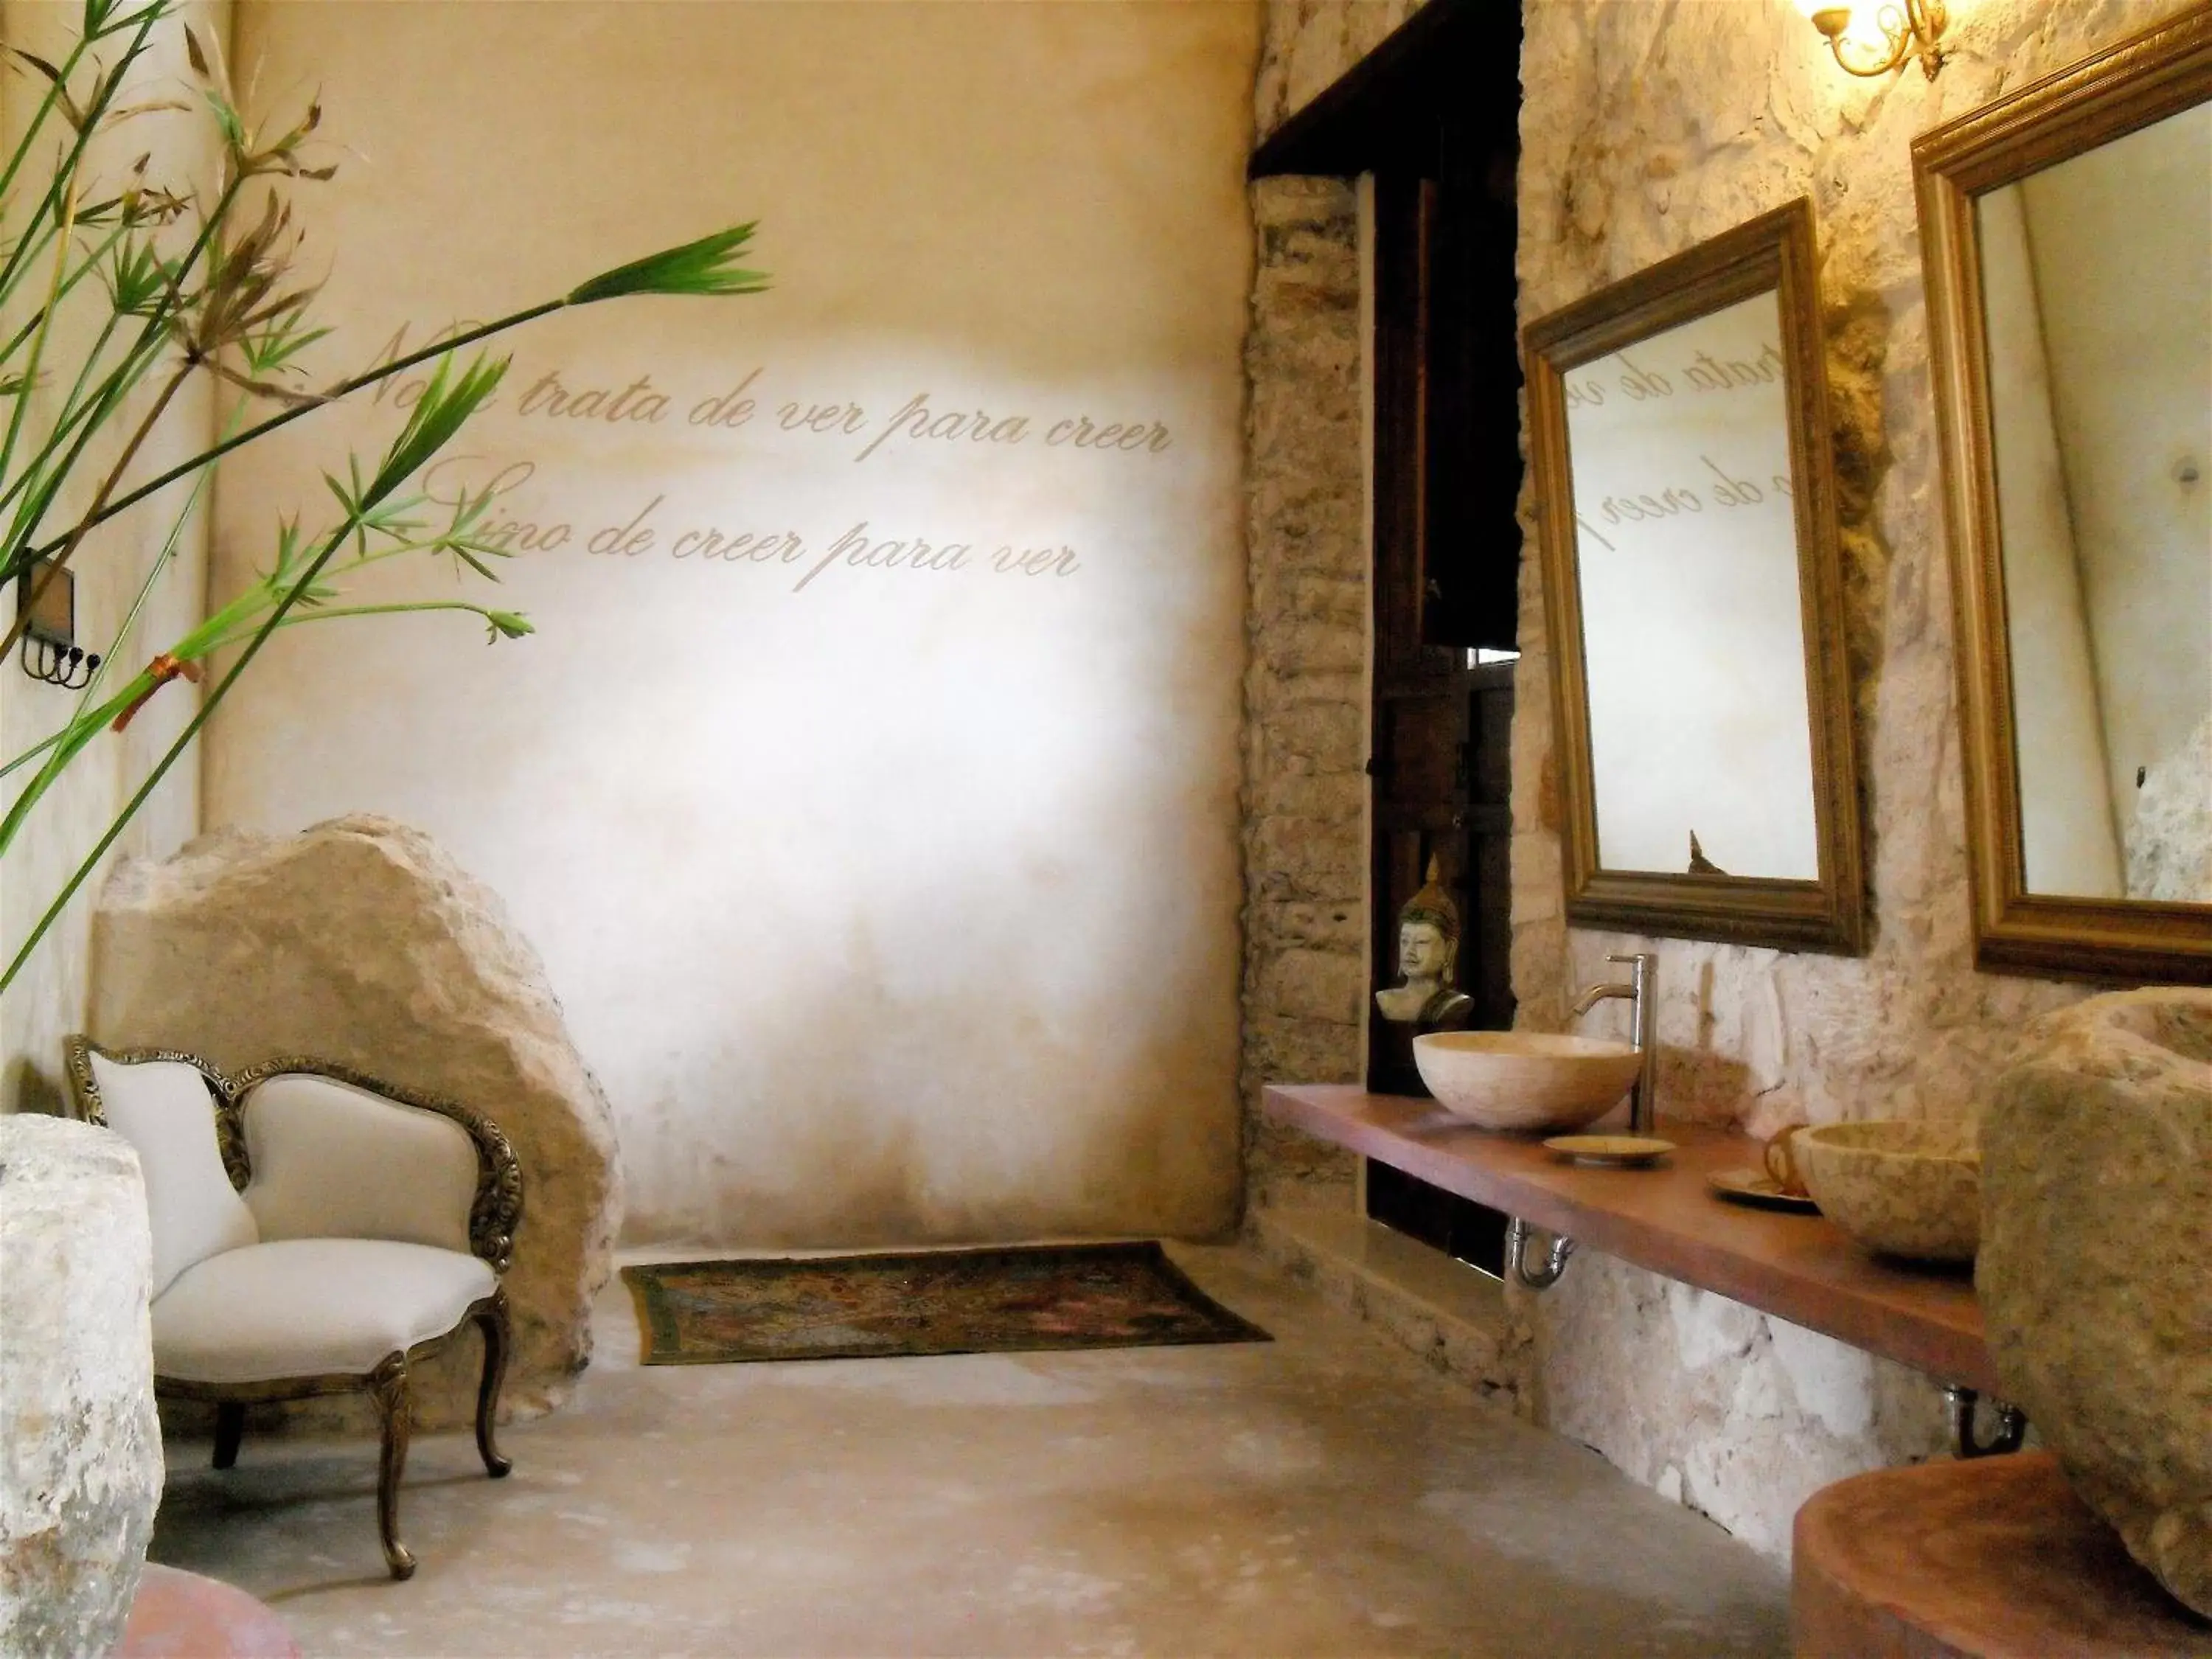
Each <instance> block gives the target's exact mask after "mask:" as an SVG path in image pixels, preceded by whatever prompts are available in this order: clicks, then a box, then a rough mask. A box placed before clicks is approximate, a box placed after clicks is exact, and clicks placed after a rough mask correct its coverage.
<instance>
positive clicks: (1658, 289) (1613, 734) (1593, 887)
mask: <svg viewBox="0 0 2212 1659" xmlns="http://www.w3.org/2000/svg"><path fill="white" fill-rule="evenodd" d="M1814 248H1815V240H1814V223H1813V207H1812V204H1811V203H1810V202H1809V201H1807V200H1804V199H1802V198H1801V199H1799V200H1797V201H1795V202H1791V203H1790V204H1788V205H1786V206H1784V207H1781V208H1778V209H1777V210H1774V211H1773V212H1771V213H1768V214H1765V215H1762V216H1760V217H1759V218H1757V219H1754V220H1753V221H1751V222H1749V223H1747V224H1744V225H1741V226H1739V227H1737V228H1735V229H1734V230H1731V231H1728V232H1726V233H1724V234H1722V235H1720V236H1717V237H1715V238H1714V239H1712V240H1711V241H1708V242H1705V243H1702V244H1700V245H1699V246H1697V247H1694V248H1692V249H1690V250H1689V251H1688V252H1684V253H1680V254H1678V255H1676V256H1675V257H1674V258H1670V259H1668V260H1665V261H1664V262H1662V263H1661V264H1656V265H1653V266H1651V267H1650V269H1648V270H1642V271H1638V273H1637V274H1636V275H1634V276H1630V277H1627V278H1626V279H1625V280H1623V281H1621V282H1619V283H1613V285H1611V286H1610V287H1607V288H1605V289H1601V290H1599V291H1598V292H1597V293H1595V294H1592V295H1589V296H1588V297H1586V298H1584V299H1582V300H1578V301H1576V302H1575V303H1573V304H1572V305H1570V306H1567V307H1564V308H1562V309H1561V310H1559V311H1556V312H1553V313H1552V314H1551V315H1549V316H1547V317H1544V318H1541V319H1538V320H1537V321H1535V322H1533V323H1531V324H1530V325H1528V328H1527V330H1526V331H1525V332H1524V335H1523V341H1522V349H1523V356H1524V358H1525V362H1526V373H1527V377H1528V425H1529V439H1530V448H1531V453H1532V460H1533V465H1534V475H1535V490H1536V503H1537V528H1538V532H1539V541H1540V544H1541V552H1542V557H1543V562H1544V564H1543V570H1544V593H1545V606H1546V614H1547V617H1548V619H1549V623H1550V628H1551V641H1552V652H1551V659H1552V662H1551V666H1552V694H1553V695H1552V707H1553V718H1554V722H1555V727H1556V737H1555V743H1556V746H1557V753H1558V756H1559V808H1560V819H1561V823H1560V828H1561V836H1562V841H1563V843H1564V852H1565V885H1566V913H1567V919H1568V921H1571V922H1573V923H1575V924H1577V925H1578V926H1583V927H1620V928H1625V929H1629V930H1632V931H1635V932H1638V933H1658V934H1672V935H1680V936H1686V937H1689V938H1693V939H1727V940H1732V941H1735V942H1738V943H1741V944H1751V945H1774V946H1778V947H1780V948H1783V949H1787V950H1814V951H1836V952H1842V953H1856V952H1857V951H1860V950H1862V949H1863V948H1864V940H1865V931H1866V895H1865V883H1864V878H1863V874H1862V872H1861V865H1860V851H1859V802H1858V784H1857V763H1856V751H1855V746H1854V744H1853V741H1852V736H1851V725H1852V722H1851V698H1850V676H1849V671H1848V668H1847V665H1846V663H1845V658H1844V636H1843V617H1842V610H1843V593H1842V586H1843V583H1842V574H1841V568H1840V565H1839V562H1838V551H1837V545H1836V509H1835V471H1834V461H1833V455H1832V450H1831V448H1830V435H1829V427H1828V396H1827V374H1826V350H1825V346H1824V344H1823V342H1822V338H1821V334H1820V313H1819V301H1818V293H1817V288H1816V283H1815V276H1814Z"/></svg>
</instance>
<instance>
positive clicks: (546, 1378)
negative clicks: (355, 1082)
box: [91, 816, 620, 1428]
mask: <svg viewBox="0 0 2212 1659" xmlns="http://www.w3.org/2000/svg"><path fill="white" fill-rule="evenodd" d="M91 1030H92V1033H93V1036H94V1038H95V1039H96V1040H97V1041H98V1042H100V1043H102V1044H103V1045H105V1046H106V1047H109V1048H182V1049H185V1050H186V1051H188V1052H190V1053H192V1054H200V1055H203V1056H204V1057H205V1058H207V1059H209V1060H213V1061H214V1062H215V1063H216V1066H220V1067H221V1068H222V1069H223V1070H225V1071H230V1072H235V1071H238V1070H240V1069H242V1068H244V1067H245V1066H249V1065H252V1064H253V1063H255V1062H257V1061H259V1060H270V1059H274V1058H276V1057H278V1056H280V1055H287V1054H300V1055H307V1056H312V1057H313V1058H315V1059H319V1060H334V1061H337V1062H338V1063H340V1064H343V1065H345V1066H352V1067H354V1068H355V1069H356V1070H359V1071H362V1072H366V1073H369V1074H370V1075H371V1076H374V1077H379V1078H382V1079H386V1081H389V1082H391V1083H393V1084H397V1085H400V1086H402V1087H404V1088H410V1089H415V1090H419V1091H424V1092H427V1093H430V1094H435V1095H440V1096H443V1097H447V1098H448V1099H452V1100H457V1101H459V1102H461V1103H463V1104H465V1105H468V1106H472V1107H475V1108H476V1109H477V1110H479V1111H482V1112H483V1113H484V1114H485V1115H487V1116H489V1118H490V1119H491V1120H492V1121H494V1122H495V1123H497V1124H498V1125H499V1127H501V1129H503V1130H505V1131H506V1133H507V1139H509V1140H510V1141H512V1142H513V1146H514V1150H515V1153H516V1155H517V1157H518V1158H520V1160H521V1164H522V1175H523V1212H522V1226H521V1229H520V1232H519V1233H518V1234H517V1235H516V1237H515V1247H514V1265H513V1268H512V1270H511V1271H510V1272H509V1273H507V1296H508V1297H509V1299H510V1300H511V1301H512V1302H513V1310H514V1338H515V1340H514V1349H513V1357H512V1359H511V1361H510V1363H509V1364H508V1367H507V1388H506V1392H505V1395H503V1396H502V1398H503V1400H504V1401H505V1402H506V1404H507V1407H508V1408H509V1410H510V1411H512V1412H513V1413H518V1414H520V1415H525V1416H528V1415H535V1414H536V1413H540V1412H543V1411H545V1410H549V1409H550V1408H551V1407H553V1406H555V1405H556V1404H558V1403H559V1402H560V1401H561V1400H562V1398H563V1397H564V1396H565V1395H566V1394H567V1392H568V1388H569V1386H570V1383H571V1381H572V1379H573V1378H574V1376H575V1374H576V1373H577V1372H578V1371H579V1370H582V1369H583V1367H584V1365H585V1364H586V1361H587V1360H588V1359H589V1358H590V1355H591V1325H590V1311H591V1303H592V1296H593V1294H594V1293H595V1292H596V1291H598V1290H599V1287H600V1286H601V1285H604V1284H605V1282H606V1279H607V1275H608V1273H609V1272H610V1270H611V1253H612V1249H613V1243H614V1234H615V1228H616V1225H617V1221H618V1219H619V1210H620V1194H619V1190H618V1182H619V1178H620V1177H619V1175H618V1173H617V1166H616V1162H615V1138H614V1124H613V1119H612V1116H611V1113H610V1112H609V1110H608V1108H607V1103H606V1098H605V1096H604V1095H602V1094H601V1093H600V1091H599V1084H598V1082H597V1081H596V1080H595V1079H593V1078H592V1073H591V1072H590V1071H589V1069H588V1068H586V1066H585V1064H584V1061H583V1059H582V1057H581V1056H580V1055H579V1054H577V1052H576V1049H575V1046H574V1044H573V1043H572V1042H570V1041H569V1039H568V1031H567V1030H566V1028H565V1026H564V1025H563V1024H562V1016H561V1006H560V1004H559V1002H558V1001H557V1000H556V999H555V997H554V995H553V990H552V987H551V986H550V984H549V983H548V982H547V980H546V977H545V969H544V966H543V965H542V964H541V963H539V961H538V955H537V952H536V951H533V950H532V948H531V947H530V945H528V944H527V943H526V941H525V940H524V939H522V938H521V937H520V935H519V934H518V933H516V932H515V931H514V929H513V926H512V925H511V924H510V923H509V922H508V921H507V915H506V912H505V909H504V908H503V907H502V906H501V903H500V901H499V899H498V897H497V896H495V894H494V893H492V891H491V890H489V888H487V887H485V886H484V885H483V884H482V883H480V882H478V881H477V880H475V879H474V878H471V876H470V875H469V874H468V873H467V872H465V871H464V870H462V869H461V868H460V866H459V865H457V864H455V863H454V862H453V860H452V859H451V858H449V857H447V855H446V854H445V853H443V852H442V851H441V850H440V849H439V848H438V847H437V845H436V844H435V842H432V841H431V840H430V839H429V838H428V836H424V835H422V833H420V832H419V831H417V830H414V829H408V828H407V827H406V826H404V825H403V824H398V823H392V821H391V820H389V819H387V818H380V817H365V816H364V817H343V818H336V819H333V820H331V822H330V823H320V824H317V825H316V826H315V827H314V828H313V829H309V830H307V831H306V832H305V833H304V834H301V835H298V836H259V835H252V834H247V833H245V832H242V831H238V830H226V831H219V832H217V833H216V834H213V835H210V836H203V837H202V838H201V839H199V840H197V841H195V842H192V843H191V845H190V846H188V847H186V848H185V849H184V851H183V852H181V853H179V854H177V855H176V856H175V857H174V858H173V859H169V860H166V861H164V862H160V863H155V862H151V861H147V860H131V861H127V862H125V863H124V864H122V865H120V866H118V867H117V869H116V871H115V872H114V874H113V875H112V877H111V878H109V880H108V882H107V884H106V889H105V890H104V891H103V892H102V893H101V895H100V904H99V908H98V909H97V911H96V912H95V914H94V919H93V970H92V1017H91ZM479 1363H480V1361H479V1351H478V1349H477V1345H476V1343H475V1342H474V1341H473V1340H465V1341H459V1342H455V1343H454V1344H453V1345H452V1346H451V1347H449V1348H448V1349H447V1351H446V1352H445V1353H444V1354H442V1355H441V1356H439V1358H437V1359H435V1360H434V1361H433V1362H431V1363H430V1364H428V1365H425V1366H422V1367H421V1368H418V1370H417V1371H416V1376H415V1379H414V1382H415V1402H416V1413H415V1415H416V1423H417V1425H419V1426H422V1427H425V1428H435V1427H444V1426H452V1425H459V1424H461V1423H464V1422H466V1421H468V1420H469V1418H470V1415H471V1413H472V1412H473V1410H474V1408H475V1406H474V1401H475V1387H476V1380H475V1379H476V1370H477V1365H478V1364H479ZM349 1416H352V1417H358V1418H360V1419H361V1420H362V1421H364V1422H365V1421H366V1420H367V1419H366V1416H365V1413H363V1412H362V1411H361V1410H360V1409H357V1408H356V1409H351V1410H349Z"/></svg>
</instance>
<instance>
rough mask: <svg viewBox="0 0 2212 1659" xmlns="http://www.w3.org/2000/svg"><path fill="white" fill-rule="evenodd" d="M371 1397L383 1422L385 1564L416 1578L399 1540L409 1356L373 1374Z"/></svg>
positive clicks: (409, 1427)
mask: <svg viewBox="0 0 2212 1659" xmlns="http://www.w3.org/2000/svg"><path fill="white" fill-rule="evenodd" d="M368 1391H369V1396H370V1398H372V1399H373V1400H374V1401H376V1414H377V1415H378V1416H379V1417H380V1418H381V1419H383V1422H384V1455H383V1456H382V1457H381V1458H380V1459H379V1460H378V1463H377V1470H376V1527H377V1531H378V1532H379V1533H380V1534H381V1535H382V1537H383V1541H384V1563H385V1565H386V1566H388V1567H390V1568H391V1569H392V1577H394V1578H412V1577H414V1576H415V1558H414V1556H413V1555H411V1554H410V1553H409V1552H408V1548H407V1546H406V1545H404V1544H403V1543H401V1542H400V1541H399V1477H400V1476H401V1475H402V1474H404V1473H405V1472H406V1468H407V1437H408V1436H409V1434H410V1432H411V1431H413V1427H414V1424H413V1421H412V1419H411V1417H410V1413H409V1411H408V1401H407V1356H406V1355H405V1354H404V1353H396V1354H394V1355H392V1358H389V1359H387V1360H386V1361H385V1362H384V1363H383V1364H381V1365H379V1366H378V1367H377V1368H376V1370H374V1372H372V1373H371V1374H370V1376H369V1379H368Z"/></svg>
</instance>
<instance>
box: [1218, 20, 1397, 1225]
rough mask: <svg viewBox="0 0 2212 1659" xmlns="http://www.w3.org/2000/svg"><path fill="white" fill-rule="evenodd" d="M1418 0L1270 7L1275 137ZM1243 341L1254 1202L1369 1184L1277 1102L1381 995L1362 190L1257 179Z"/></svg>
mask: <svg viewBox="0 0 2212 1659" xmlns="http://www.w3.org/2000/svg"><path fill="white" fill-rule="evenodd" d="M1417 6H1418V0H1354V3H1346V0H1282V3H1271V4H1270V5H1269V6H1268V8H1267V22H1266V33H1265V40H1264V44H1263V46H1262V48H1261V59H1260V68H1259V75H1258V79H1257V82H1256V85H1255V88H1254V93H1253V122H1254V128H1255V143H1256V142H1258V141H1259V140H1261V139H1264V138H1266V137H1267V135H1268V134H1270V133H1271V132H1273V131H1274V130H1275V129H1276V128H1277V127H1279V126H1280V125H1282V123H1283V122H1284V120H1285V119H1286V118H1288V117H1289V116H1291V114H1293V113H1295V112H1297V111H1298V110H1300V109H1302V108H1304V106H1305V105H1306V104H1307V103H1309V102H1310V100H1312V98H1313V97H1314V95H1315V94H1316V93H1318V92H1320V91H1322V89H1323V88H1326V87H1328V85H1329V84H1330V83H1331V82H1334V80H1335V79H1336V78H1337V77H1338V76H1340V75H1342V74H1343V73H1344V71H1345V70H1347V69H1349V68H1351V67H1352V64H1356V63H1358V61H1359V59H1360V58H1363V57H1364V56H1365V55H1366V54H1367V53H1368V52H1370V51H1371V50H1373V49H1374V47H1375V46H1376V43H1378V42H1379V41H1381V40H1383V37H1384V36H1385V35H1387V34H1389V32H1390V31H1391V30H1392V29H1394V28H1395V27H1398V25H1399V24H1400V23H1401V22H1403V21H1405V19H1406V18H1407V16H1409V15H1412V13H1413V11H1414V10H1415V9H1417ZM1251 200H1252V219H1253V230H1254V235H1255V258H1254V270H1253V288H1252V315H1251V328H1250V332H1249V336H1248V337H1247V340H1246V343H1245V350H1244V367H1245V374H1246V380H1247V390H1248V399H1249V401H1248V404H1247V408H1246V416H1245V436H1246V455H1245V465H1246V484H1247V490H1248V497H1247V506H1246V520H1245V537H1246V547H1247V558H1248V560H1249V566H1248V569H1249V582H1250V599H1249V605H1250V609H1249V614H1248V616H1247V618H1246V634H1247V638H1248V645H1249V653H1250V655H1249V662H1248V665H1247V668H1246V671H1245V678H1244V741H1243V751H1244V855H1245V890H1244V969H1243V1065H1242V1068H1241V1081H1242V1086H1243V1097H1244V1122H1245V1137H1244V1138H1245V1164H1246V1173H1247V1182H1246V1190H1247V1200H1248V1202H1250V1203H1254V1204H1266V1203H1267V1202H1270V1201H1273V1200H1274V1199H1276V1198H1278V1197H1280V1196H1285V1195H1287V1194H1289V1193H1291V1192H1293V1191H1295V1190H1297V1189H1298V1188H1306V1189H1308V1191H1309V1196H1311V1195H1312V1192H1313V1190H1314V1189H1316V1188H1317V1189H1321V1190H1323V1191H1325V1190H1327V1189H1328V1188H1348V1186H1349V1183H1350V1181H1351V1178H1352V1160H1351V1159H1350V1158H1346V1157H1343V1156H1340V1155H1339V1154H1336V1153H1334V1152H1332V1151H1331V1150H1330V1149H1328V1148H1327V1147H1322V1146H1318V1145H1317V1144H1316V1143H1315V1142H1312V1141H1310V1140H1306V1139H1303V1138H1302V1137H1297V1136H1288V1135H1284V1134H1282V1133H1279V1132H1277V1131H1274V1130H1273V1129H1272V1128H1270V1127H1268V1126H1267V1124H1265V1123H1264V1122H1262V1121H1261V1120H1260V1118H1259V1115H1258V1111H1257V1107H1258V1103H1259V1097H1260V1090H1261V1086H1262V1085H1265V1084H1266V1083H1267V1082H1269V1081H1271V1080H1284V1079H1298V1080H1300V1081H1304V1082H1348V1081H1352V1080H1353V1079H1357V1078H1358V1075H1359V1069H1360V1064H1361V1053H1360V1038H1361V1032H1362V1030H1363V1029H1364V1015H1365V1007H1364V1004H1365V1000H1366V992H1367V899H1366V891H1367V828H1366V817H1365V809H1366V799H1367V781H1366V775H1365V771H1364V767H1365V763H1366V758H1367V696H1366V686H1367V658H1368V635H1369V623H1368V571H1369V546H1368V528H1369V524H1370V513H1369V507H1368V496H1367V436H1366V417H1365V399H1366V396H1367V391H1366V387H1367V380H1368V375H1367V372H1366V360H1365V338H1366V332H1367V331H1366V327H1365V325H1364V320H1363V307H1362V300H1361V254H1360V209H1359V198H1358V192H1357V191H1356V190H1355V189H1354V188H1353V187H1352V186H1351V185H1348V184H1346V183H1344V182H1343V181H1341V180H1338V179H1261V180H1259V181H1258V182H1256V183H1255V184H1254V185H1253V186H1252V187H1251Z"/></svg>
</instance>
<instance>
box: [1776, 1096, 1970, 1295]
mask: <svg viewBox="0 0 2212 1659" xmlns="http://www.w3.org/2000/svg"><path fill="white" fill-rule="evenodd" d="M1791 1150H1792V1151H1794V1152H1796V1155H1797V1169H1798V1172H1799V1173H1800V1174H1801V1175H1802V1176H1803V1177H1804V1181H1805V1186H1806V1188H1807V1190H1808V1191H1809V1192H1810V1193H1811V1194H1813V1201H1814V1203H1816V1204H1818V1205H1819V1206H1820V1213H1821V1214H1822V1215H1825V1216H1826V1217H1827V1218H1828V1219H1830V1220H1831V1221H1832V1222H1834V1223H1835V1224H1836V1225H1838V1227H1841V1228H1842V1229H1843V1230H1844V1231H1845V1232H1847V1233H1849V1234H1850V1236H1851V1237H1853V1238H1856V1239H1857V1240H1858V1242H1859V1243H1862V1244H1863V1245H1865V1246H1866V1247H1867V1248H1868V1249H1871V1250H1878V1251H1880V1252H1881V1254H1883V1255H1898V1256H1905V1257H1907V1258H1909V1259H1911V1260H1912V1261H1972V1260H1973V1259H1974V1251H1975V1249H1976V1248H1977V1247H1978V1245H1979V1244H1980V1243H1981V1235H1982V1157H1981V1152H1980V1149H1979V1148H1978V1147H1977V1146H1975V1144H1974V1140H1973V1137H1972V1134H1970V1133H1968V1132H1967V1131H1966V1130H1965V1129H1963V1128H1959V1127H1951V1126H1948V1125H1945V1124H1941V1123H1918V1122H1908V1121H1905V1120H1903V1119H1898V1118H1877V1119H1873V1120H1870V1121H1866V1122H1861V1123H1823V1124H1820V1125H1819V1126H1818V1127H1814V1128H1810V1129H1800V1130H1798V1131H1797V1137H1796V1142H1795V1143H1794V1145H1793V1146H1792V1148H1791Z"/></svg>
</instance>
